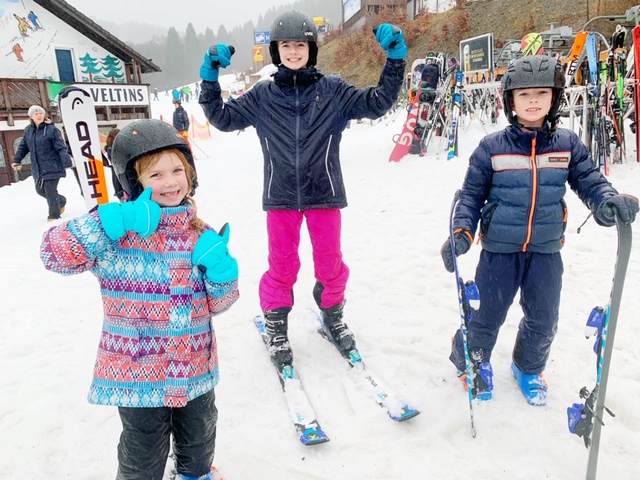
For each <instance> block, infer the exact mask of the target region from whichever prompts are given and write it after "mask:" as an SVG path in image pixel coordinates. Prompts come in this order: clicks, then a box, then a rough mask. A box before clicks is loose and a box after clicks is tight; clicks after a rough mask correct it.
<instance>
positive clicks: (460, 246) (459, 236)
mask: <svg viewBox="0 0 640 480" xmlns="http://www.w3.org/2000/svg"><path fill="white" fill-rule="evenodd" d="M471 240H472V238H471V234H470V233H469V232H468V231H466V230H459V231H457V232H456V233H454V234H453V243H454V245H455V249H456V257H459V256H460V255H464V254H465V253H467V252H468V251H469V249H470V248H471ZM440 256H441V257H442V261H443V262H444V268H446V269H447V272H453V271H454V270H455V266H454V264H453V252H451V240H450V237H449V238H447V241H446V242H444V244H443V245H442V248H441V249H440Z"/></svg>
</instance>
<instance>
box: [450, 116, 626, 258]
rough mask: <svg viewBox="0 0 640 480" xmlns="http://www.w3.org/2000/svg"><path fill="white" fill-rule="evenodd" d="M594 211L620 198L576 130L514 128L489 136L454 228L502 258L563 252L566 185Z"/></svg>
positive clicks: (473, 161)
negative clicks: (465, 231)
mask: <svg viewBox="0 0 640 480" xmlns="http://www.w3.org/2000/svg"><path fill="white" fill-rule="evenodd" d="M567 182H568V183H569V186H570V187H571V189H572V190H573V191H575V192H576V193H577V194H578V196H579V197H580V200H582V202H583V203H584V204H585V205H586V206H587V207H588V208H589V209H591V211H595V209H596V208H597V207H598V205H600V203H601V202H602V201H603V200H605V199H606V198H609V197H611V196H613V195H616V194H617V193H618V192H617V191H616V190H615V189H614V188H613V187H612V186H611V184H610V183H609V182H608V181H607V180H606V178H605V177H604V176H603V175H602V174H601V173H600V172H599V171H598V169H596V167H595V165H594V163H593V160H592V158H591V154H590V153H589V151H588V150H587V148H586V147H585V146H584V144H583V143H582V142H581V141H580V139H579V138H578V136H577V135H576V134H575V133H574V132H573V131H571V130H567V129H564V128H559V129H557V130H556V131H555V132H554V133H553V134H549V132H548V131H541V132H528V131H523V130H520V129H519V128H516V127H514V126H509V127H507V128H506V129H504V130H501V131H500V132H496V133H493V134H491V135H488V136H486V137H485V138H483V139H482V141H481V142H480V145H479V146H478V148H476V150H475V151H474V152H473V154H472V155H471V158H470V159H469V168H468V170H467V174H466V177H465V180H464V184H463V187H462V193H461V196H460V203H459V205H458V208H457V210H456V213H455V218H454V229H464V230H468V231H469V232H470V233H471V234H472V235H475V231H476V227H477V225H478V221H480V236H481V239H482V248H484V249H486V250H488V251H490V252H495V253H514V252H524V251H530V252H540V253H554V252H558V251H559V250H560V249H561V248H562V246H563V244H564V230H565V227H566V219H567V207H566V204H565V202H564V195H565V192H566V183H567Z"/></svg>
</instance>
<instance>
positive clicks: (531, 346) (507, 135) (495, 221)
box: [441, 55, 638, 405]
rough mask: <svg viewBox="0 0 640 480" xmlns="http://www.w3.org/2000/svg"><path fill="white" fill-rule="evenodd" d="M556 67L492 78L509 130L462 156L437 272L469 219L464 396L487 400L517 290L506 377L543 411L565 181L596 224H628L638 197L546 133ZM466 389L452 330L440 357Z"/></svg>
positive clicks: (574, 140) (531, 66) (558, 77)
mask: <svg viewBox="0 0 640 480" xmlns="http://www.w3.org/2000/svg"><path fill="white" fill-rule="evenodd" d="M564 84H565V79H564V74H563V70H562V67H561V65H560V64H559V63H558V62H557V61H556V60H555V59H554V58H551V57H548V56H546V55H534V56H526V57H522V58H520V59H518V60H516V61H515V62H513V63H512V64H511V65H509V68H508V70H507V72H506V73H505V75H504V76H503V78H502V91H503V93H502V96H503V107H504V111H505V115H506V117H507V118H508V120H509V123H510V124H511V125H510V126H508V127H507V128H505V129H504V130H501V131H499V132H496V133H493V134H491V135H488V136H487V137H485V138H484V139H482V141H481V142H480V146H479V147H478V148H477V149H476V150H475V151H474V152H473V154H472V155H471V158H470V159H469V168H468V169H467V174H466V176H465V179H464V184H463V186H462V190H461V195H460V201H459V203H458V206H457V209H456V211H455V217H454V220H453V237H454V238H453V241H454V245H455V248H453V249H452V248H451V244H450V240H447V241H446V242H445V244H444V245H443V246H442V249H441V254H442V258H443V260H444V264H445V268H446V269H447V270H448V271H449V272H453V271H454V262H453V254H454V253H455V255H462V254H464V253H466V252H467V251H468V250H469V248H470V246H471V243H472V241H473V236H474V234H475V232H476V228H477V226H478V223H479V224H480V238H481V241H482V252H481V253H480V260H479V262H478V266H477V268H476V276H475V280H476V284H477V286H478V291H479V293H480V308H479V309H478V310H474V311H473V314H472V319H471V321H470V322H469V327H468V336H467V340H468V351H469V356H470V359H471V362H472V374H473V379H472V380H473V391H472V394H473V395H474V396H477V397H478V398H480V399H482V400H489V399H490V398H491V397H492V390H493V369H492V366H491V353H492V350H493V347H494V346H495V344H496V341H497V338H498V332H499V330H500V327H501V326H502V325H503V323H504V321H505V319H506V316H507V312H508V310H509V308H510V306H511V304H512V303H513V300H514V299H515V296H516V294H517V293H518V291H519V292H520V305H521V306H522V310H523V312H524V316H523V318H522V321H521V322H520V325H519V328H518V334H517V337H516V341H515V346H514V348H513V355H512V360H513V361H512V364H511V371H512V372H513V376H514V377H515V379H516V382H517V384H518V386H519V387H520V390H521V391H522V394H523V395H524V396H525V399H526V401H527V402H528V403H529V404H531V405H545V404H546V400H547V388H548V387H547V382H546V380H545V378H544V377H543V374H542V372H543V371H544V369H545V367H546V364H547V360H548V359H549V353H550V351H551V344H552V342H553V339H554V337H555V334H556V331H557V329H558V318H559V308H560V293H561V290H562V274H563V264H562V258H561V255H560V250H561V248H562V247H563V245H564V231H565V228H566V221H567V207H566V203H565V201H564V195H565V193H566V185H567V184H568V185H569V186H570V187H571V189H572V190H573V191H575V192H576V194H577V195H578V196H579V197H580V199H581V200H582V202H583V203H584V204H585V205H586V206H587V207H588V208H589V209H590V210H591V211H592V212H593V216H594V218H595V220H596V222H597V223H598V224H599V225H603V226H605V227H610V226H613V225H615V217H616V216H618V217H619V219H620V220H621V221H622V222H625V223H631V222H633V221H634V219H635V216H636V212H637V211H638V199H637V198H635V197H633V196H631V195H620V194H618V191H617V190H616V189H615V188H613V186H612V185H611V184H610V183H609V182H608V181H607V179H606V178H605V177H604V176H603V175H602V174H601V173H600V172H599V171H598V169H597V168H596V166H595V165H594V162H593V159H592V158H591V155H590V154H589V151H588V150H587V148H586V147H585V145H584V144H583V143H582V142H581V141H580V138H578V136H577V135H576V134H575V133H574V132H573V131H571V130H568V129H564V128H556V126H557V123H558V112H559V109H560V103H561V101H562V94H563V90H564ZM449 358H450V360H451V361H452V362H453V364H454V365H455V366H456V368H457V369H458V375H459V377H460V379H461V380H463V382H464V384H465V385H466V382H467V373H466V368H465V354H464V342H463V340H462V332H461V331H460V330H458V331H457V332H456V334H455V336H454V339H453V346H452V351H451V356H450V357H449Z"/></svg>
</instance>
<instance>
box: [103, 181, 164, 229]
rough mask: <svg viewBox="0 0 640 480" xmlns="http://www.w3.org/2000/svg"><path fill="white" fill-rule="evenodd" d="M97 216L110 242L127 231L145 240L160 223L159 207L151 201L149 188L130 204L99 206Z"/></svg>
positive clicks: (114, 203) (113, 203)
mask: <svg viewBox="0 0 640 480" xmlns="http://www.w3.org/2000/svg"><path fill="white" fill-rule="evenodd" d="M98 216H99V217H100V221H101V222H102V226H103V227H104V231H105V233H106V234H107V236H108V237H109V238H110V239H111V240H118V239H119V238H120V237H122V236H123V235H124V234H125V233H126V232H129V231H130V232H135V233H137V234H138V235H140V236H141V237H142V238H147V237H148V236H149V235H151V234H152V233H153V232H155V231H156V228H158V223H160V205H158V204H157V203H156V202H154V201H153V200H151V187H148V188H146V189H145V191H144V192H142V194H140V196H139V197H138V198H137V199H135V200H134V201H132V202H125V203H116V202H112V203H106V204H104V205H100V206H99V207H98Z"/></svg>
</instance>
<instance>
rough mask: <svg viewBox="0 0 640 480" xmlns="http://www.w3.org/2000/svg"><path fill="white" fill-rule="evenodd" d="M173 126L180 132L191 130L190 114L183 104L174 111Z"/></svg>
mask: <svg viewBox="0 0 640 480" xmlns="http://www.w3.org/2000/svg"><path fill="white" fill-rule="evenodd" d="M173 128H175V129H176V130H177V131H179V132H183V131H185V130H189V115H187V112H186V111H185V109H184V107H182V106H179V107H178V108H176V109H175V110H174V111H173Z"/></svg>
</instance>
